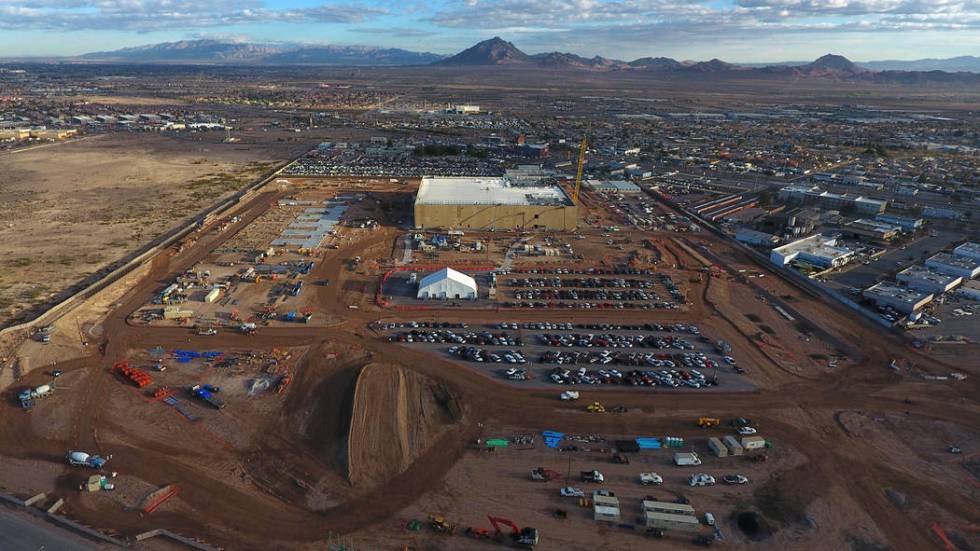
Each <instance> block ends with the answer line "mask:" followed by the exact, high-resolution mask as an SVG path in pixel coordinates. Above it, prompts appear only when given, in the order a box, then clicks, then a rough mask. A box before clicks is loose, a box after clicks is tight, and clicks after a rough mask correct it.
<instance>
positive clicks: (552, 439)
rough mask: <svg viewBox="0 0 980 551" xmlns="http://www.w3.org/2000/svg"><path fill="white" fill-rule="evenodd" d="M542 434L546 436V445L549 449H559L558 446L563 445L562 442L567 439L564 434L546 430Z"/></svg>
mask: <svg viewBox="0 0 980 551" xmlns="http://www.w3.org/2000/svg"><path fill="white" fill-rule="evenodd" d="M541 434H542V435H544V445H545V446H547V447H549V448H557V447H558V444H561V441H562V440H564V439H565V433H564V432H554V431H550V430H546V431H544V432H542V433H541Z"/></svg>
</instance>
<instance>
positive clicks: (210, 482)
mask: <svg viewBox="0 0 980 551" xmlns="http://www.w3.org/2000/svg"><path fill="white" fill-rule="evenodd" d="M341 187H343V188H344V189H343V191H339V190H338V188H341ZM414 193H415V184H414V183H403V182H397V181H396V182H392V181H389V180H361V181H358V182H353V181H352V180H350V179H346V180H340V179H338V180H336V181H334V180H331V179H329V178H317V179H306V178H293V177H290V178H289V179H287V180H283V181H278V180H273V181H270V182H269V184H267V185H266V186H265V188H264V189H262V190H260V191H259V192H258V193H256V194H255V195H254V196H253V197H250V198H249V199H248V200H246V201H244V202H243V203H242V204H241V205H240V206H238V207H236V209H235V210H233V211H232V212H229V213H227V214H226V215H223V216H222V217H221V218H220V219H216V220H210V221H209V222H207V223H206V224H205V225H204V226H203V227H202V228H200V230H199V231H197V232H195V233H194V234H193V235H191V236H189V237H188V238H186V239H184V240H182V241H181V242H180V243H178V244H175V245H174V246H173V247H171V248H169V249H168V250H166V251H163V252H161V253H160V254H159V255H158V256H157V257H156V258H155V259H154V260H153V261H152V262H151V263H150V266H149V268H148V270H147V273H146V275H145V276H142V277H140V278H139V280H138V281H137V282H135V283H134V284H133V285H132V286H131V287H129V288H127V291H126V292H124V293H122V294H121V295H120V298H119V299H118V300H117V301H115V302H114V303H113V305H112V307H111V312H110V314H109V316H108V317H107V318H106V319H104V320H103V321H101V322H100V326H101V331H100V333H99V335H101V337H100V338H99V339H97V340H94V341H93V343H92V344H91V345H90V346H88V347H87V348H86V353H85V355H84V356H83V357H79V358H75V359H65V360H63V361H60V362H58V363H52V364H41V365H33V366H31V368H30V369H26V370H24V371H25V372H24V373H23V376H22V377H21V378H20V379H18V380H17V382H16V384H14V385H12V386H11V387H10V388H9V389H8V390H7V391H6V393H5V397H6V399H5V401H4V403H3V404H2V405H0V448H2V449H3V450H4V451H3V454H4V455H5V456H9V457H8V458H7V459H5V461H6V462H5V465H6V466H7V468H5V469H4V470H3V472H2V473H0V486H2V488H3V490H4V491H6V492H10V493H13V494H16V495H18V496H21V497H29V496H30V495H33V494H36V493H40V492H46V493H47V494H48V496H57V497H58V498H61V499H64V503H63V505H61V507H62V509H61V510H62V511H63V513H64V514H65V515H68V516H69V517H70V518H72V519H75V520H78V521H79V522H82V523H84V524H86V525H89V526H93V527H95V528H97V529H100V530H104V531H111V533H112V534H115V535H119V536H120V537H124V538H130V537H134V536H135V535H136V534H139V533H141V532H144V531H146V530H149V529H153V528H166V529H168V530H170V531H172V532H174V533H178V534H183V535H186V536H190V537H194V538H200V539H205V540H206V541H207V543H208V544H209V545H214V546H222V547H225V548H229V549H258V548H263V549H264V548H269V547H270V546H272V547H275V548H277V549H297V550H300V549H312V548H321V547H324V546H325V545H335V546H336V545H344V546H347V548H348V549H403V548H405V547H408V548H411V549H460V550H464V549H465V550H470V549H495V548H503V547H504V546H507V545H509V544H510V543H516V544H520V545H523V546H525V547H531V546H533V547H534V548H535V549H542V550H550V549H556V550H557V549H582V550H585V549H597V548H609V549H623V550H627V549H636V550H639V549H685V548H692V547H693V546H695V545H698V544H701V545H706V544H711V543H713V544H714V545H716V546H719V547H722V548H731V549H749V548H754V547H755V546H758V545H760V542H762V543H761V544H763V545H765V546H767V547H784V548H787V549H793V548H812V549H884V548H894V549H910V550H911V549H916V550H919V549H934V548H935V549H941V547H940V546H939V545H940V543H938V542H940V541H941V540H940V539H939V536H937V534H938V533H939V532H937V531H936V527H938V529H939V531H940V532H942V533H943V534H944V537H946V538H949V539H950V540H951V541H954V542H959V543H956V544H955V545H956V548H959V549H969V548H976V547H977V545H980V542H978V541H977V538H978V535H977V532H976V525H977V523H978V522H980V518H978V515H977V509H976V501H977V499H978V498H980V489H978V486H977V480H978V478H977V477H978V476H980V475H978V472H977V468H976V456H977V453H980V449H978V448H977V447H976V446H977V441H976V438H975V435H973V434H972V433H973V432H975V430H973V429H974V428H975V426H976V422H975V421H976V419H978V418H980V413H978V411H977V409H976V404H975V402H973V401H970V400H971V399H970V397H971V396H974V395H975V393H976V389H977V383H976V381H977V377H978V376H980V367H978V366H977V365H970V364H968V363H961V364H957V365H955V366H954V365H951V364H947V363H943V362H941V361H937V360H936V359H934V358H931V357H930V356H928V355H925V354H923V353H921V352H918V351H915V350H914V349H913V348H912V347H911V346H908V345H907V344H906V343H905V342H904V341H902V340H900V338H899V337H897V336H896V335H894V334H891V333H886V332H883V331H882V330H881V328H880V327H878V326H874V325H872V324H869V323H868V321H867V320H865V319H862V318H860V317H858V316H854V315H852V314H850V313H849V312H848V311H847V310H846V309H845V308H844V307H843V306H842V305H839V304H835V303H828V302H826V301H823V300H821V299H820V298H819V297H818V296H816V295H814V294H813V293H811V292H810V291H808V290H807V289H806V288H802V287H801V286H800V285H798V284H796V283H794V282H793V281H792V280H788V279H785V278H783V277H780V276H779V275H778V273H776V272H774V271H773V270H775V268H774V267H772V266H771V265H766V264H759V263H757V262H755V260H754V258H752V257H750V256H748V255H747V254H746V253H745V252H744V251H742V250H740V249H738V248H736V247H734V246H733V245H732V244H731V243H730V242H728V241H726V240H723V239H721V238H719V237H717V236H715V235H713V234H709V233H707V232H698V231H691V227H690V224H689V223H686V224H684V225H683V228H684V230H685V231H677V228H680V227H681V224H680V222H681V221H682V218H681V216H682V215H680V214H677V213H674V212H673V211H670V210H669V208H668V207H666V206H664V205H660V204H659V203H658V207H657V211H658V212H660V213H661V214H659V215H657V216H662V217H663V218H662V220H659V221H657V224H668V223H671V222H675V223H677V224H678V226H677V228H672V229H671V230H666V229H655V228H657V227H658V226H657V224H645V223H642V222H640V223H639V224H635V225H632V226H630V230H629V231H628V232H627V231H625V230H623V229H622V228H618V227H617V228H614V229H610V228H609V224H621V223H622V221H619V222H613V221H610V222H609V224H607V225H588V226H583V227H578V228H577V229H576V230H574V231H573V230H571V229H569V230H568V231H561V232H551V233H547V234H545V233H543V232H534V231H530V230H528V231H522V230H521V229H517V230H514V229H513V228H507V229H505V228H500V227H498V228H495V230H496V231H494V232H490V231H480V230H476V229H465V230H449V229H445V230H443V229H438V230H431V229H429V228H421V227H415V226H416V225H417V223H416V224H413V222H412V213H411V209H412V205H413V197H414ZM590 195H592V194H591V193H590V194H589V195H586V196H585V202H583V205H584V206H581V207H578V208H581V212H579V213H577V215H578V216H580V217H581V218H582V219H583V220H585V219H590V218H591V217H595V219H596V220H598V219H600V218H607V217H609V216H610V214H609V212H608V211H607V210H606V209H604V208H602V207H600V206H595V207H590V206H589V204H590V203H589V200H590ZM649 200H650V201H654V200H655V199H653V198H650V199H649ZM640 202H641V199H636V200H635V204H637V205H639V204H641V203H640ZM624 208H625V207H624ZM630 208H645V207H639V206H636V207H630ZM614 214H615V213H614ZM617 216H619V215H617ZM631 216H634V219H633V221H634V222H636V219H635V217H636V216H639V214H638V213H635V214H631ZM672 217H673V218H672ZM623 220H626V221H629V220H628V219H627V218H625V217H624V218H623ZM641 226H642V227H643V228H644V229H641ZM416 236H420V237H418V238H417V237H416ZM475 243H480V245H479V246H477V245H475ZM447 268H451V269H452V270H453V271H452V272H450V271H448V270H446V269H447ZM444 270H445V271H444ZM456 273H458V274H462V275H464V276H466V277H458V276H457V275H456ZM433 274H435V278H434V279H428V280H426V277H427V276H430V275H433ZM470 276H472V277H473V279H472V280H471V279H470ZM433 284H435V285H433ZM474 286H475V287H476V290H477V296H476V298H475V299H470V298H468V297H467V296H466V289H471V288H473V287H474ZM426 289H429V290H430V291H431V292H430V293H429V294H426V295H425V296H421V297H420V295H422V294H423V291H425V290H426ZM491 289H492V291H491ZM491 294H492V295H493V296H491ZM457 295H459V296H457ZM270 306H271V307H272V308H270ZM187 311H192V313H190V314H186V313H185V312H187ZM290 312H295V314H294V315H293V316H292V317H291V318H290V314H289V313H290ZM307 316H309V317H307ZM184 320H187V321H184ZM830 320H833V322H834V323H829V321H830ZM304 321H305V323H304ZM44 334H46V335H49V340H50V341H51V344H52V345H55V346H57V345H58V342H59V341H60V340H62V339H67V338H69V336H70V333H69V332H68V331H67V329H66V327H65V325H64V324H63V323H60V322H59V323H56V324H54V327H53V328H52V329H51V330H50V331H49V332H47V333H44ZM40 335H41V334H40V333H39V336H40ZM73 338H74V337H73ZM28 344H29V345H31V346H36V347H43V346H44V345H43V344H41V343H39V342H31V343H28ZM953 374H955V375H956V376H953ZM45 387H46V388H45ZM926 391H928V392H926ZM25 392H26V394H25ZM25 410H26V411H25ZM934 427H935V428H934ZM954 447H955V448H956V450H958V452H957V453H955V454H954V453H952V452H951V451H950V450H951V449H952V448H954ZM66 450H70V451H77V452H84V453H86V454H92V455H90V456H88V457H89V458H93V457H94V458H98V459H99V460H100V461H101V460H103V459H104V460H105V461H104V467H105V469H104V470H103V469H101V466H102V465H101V464H100V468H99V469H96V472H98V473H106V474H107V473H108V472H109V471H111V472H115V473H118V476H117V477H115V478H111V477H107V478H106V479H105V481H103V480H101V479H97V480H95V481H90V480H89V478H88V477H89V475H91V474H95V473H93V472H92V471H91V469H90V467H91V466H90V465H80V466H72V465H73V464H71V463H70V462H71V457H72V455H71V454H69V455H68V461H67V462H66V459H65V458H66ZM24 472H30V476H27V477H22V476H21V474H22V473H24ZM106 484H112V485H113V486H114V489H113V490H111V491H110V490H109V489H107V488H106V487H105V485H106ZM80 485H81V486H85V487H87V488H89V489H90V491H84V492H83V491H78V490H77V488H78V487H79V486H80ZM147 510H149V512H147ZM498 531H499V532H500V538H499V539H498V538H497V532H498ZM512 531H513V532H514V533H515V534H516V535H515V536H513V540H512V541H508V539H509V537H510V533H511V532H512ZM256 542H262V543H261V544H256ZM961 543H962V544H963V545H966V546H963V545H960V544H961ZM334 548H337V547H334Z"/></svg>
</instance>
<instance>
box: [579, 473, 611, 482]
mask: <svg viewBox="0 0 980 551" xmlns="http://www.w3.org/2000/svg"><path fill="white" fill-rule="evenodd" d="M579 474H580V475H581V479H582V482H594V483H596V484H602V483H603V482H605V481H606V477H605V476H603V475H602V473H600V472H599V471H596V470H592V471H581V472H580V473H579Z"/></svg>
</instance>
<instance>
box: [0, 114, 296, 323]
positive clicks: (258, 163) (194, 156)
mask: <svg viewBox="0 0 980 551" xmlns="http://www.w3.org/2000/svg"><path fill="white" fill-rule="evenodd" d="M221 139H222V136H219V135H215V136H207V137H204V138H203V139H202V138H200V137H194V138H187V137H179V138H178V137H168V136H160V135H153V134H136V133H134V134H118V135H111V136H110V135H106V136H93V137H90V138H86V139H82V140H76V141H73V142H68V143H64V144H55V145H51V146H47V147H41V148H36V149H33V150H28V151H23V152H18V153H12V154H10V153H8V154H4V155H0V175H2V176H0V209H2V211H3V213H4V216H3V221H2V224H0V241H2V242H3V244H4V253H5V254H4V257H3V259H2V260H0V326H2V325H6V324H7V323H9V322H11V321H13V320H15V319H17V318H18V317H21V316H23V315H24V314H25V313H26V311H27V310H29V309H30V308H31V307H32V306H37V305H40V304H44V303H45V302H48V301H51V300H53V299H54V298H56V297H57V296H58V295H59V294H60V293H62V292H63V291H65V290H66V289H68V288H70V287H72V286H73V285H75V284H77V283H79V282H81V281H83V280H84V279H85V278H86V277H87V276H90V275H91V274H93V273H96V272H98V271H99V270H102V269H104V268H106V267H108V266H109V265H110V264H112V263H113V262H115V261H117V260H119V259H120V258H122V257H124V256H125V255H126V254H127V253H129V252H131V251H133V250H136V249H137V248H139V247H140V246H141V245H143V244H146V243H148V242H150V241H152V240H153V239H154V238H155V237H157V236H159V235H160V234H162V233H164V232H165V231H166V230H167V229H169V228H172V227H174V226H176V225H178V224H179V223H180V222H182V221H183V220H186V219H187V218H189V217H191V216H192V215H194V214H196V213H198V212H200V211H201V210H202V209H204V208H205V207H207V206H208V205H210V204H212V203H213V202H214V201H216V200H217V199H218V198H219V197H223V196H227V195H230V194H231V193H233V192H234V191H236V190H238V189H240V188H241V187H242V186H244V185H246V184H248V183H249V182H251V181H252V180H253V179H254V178H256V177H257V176H259V175H261V174H262V173H264V172H265V171H267V170H268V169H269V168H270V167H272V166H274V164H275V163H276V162H278V161H281V160H284V159H286V158H288V157H289V156H290V153H291V151H290V149H289V148H288V147H286V146H285V145H282V144H279V145H275V144H270V145H269V146H268V147H265V146H255V145H250V146H243V145H242V144H225V143H222V142H221Z"/></svg>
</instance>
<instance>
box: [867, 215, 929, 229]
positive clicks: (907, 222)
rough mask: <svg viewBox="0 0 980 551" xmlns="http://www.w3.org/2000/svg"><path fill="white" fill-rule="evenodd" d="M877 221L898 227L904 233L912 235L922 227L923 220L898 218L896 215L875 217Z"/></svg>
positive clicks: (906, 217)
mask: <svg viewBox="0 0 980 551" xmlns="http://www.w3.org/2000/svg"><path fill="white" fill-rule="evenodd" d="M875 221H877V222H881V223H882V224H889V225H891V226H898V227H899V228H901V229H902V231H903V232H906V233H911V232H914V231H915V230H917V229H919V228H921V227H922V224H923V221H922V219H921V218H910V217H908V216H898V215H896V214H879V215H877V216H875Z"/></svg>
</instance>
